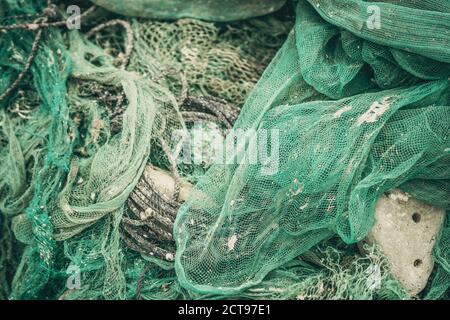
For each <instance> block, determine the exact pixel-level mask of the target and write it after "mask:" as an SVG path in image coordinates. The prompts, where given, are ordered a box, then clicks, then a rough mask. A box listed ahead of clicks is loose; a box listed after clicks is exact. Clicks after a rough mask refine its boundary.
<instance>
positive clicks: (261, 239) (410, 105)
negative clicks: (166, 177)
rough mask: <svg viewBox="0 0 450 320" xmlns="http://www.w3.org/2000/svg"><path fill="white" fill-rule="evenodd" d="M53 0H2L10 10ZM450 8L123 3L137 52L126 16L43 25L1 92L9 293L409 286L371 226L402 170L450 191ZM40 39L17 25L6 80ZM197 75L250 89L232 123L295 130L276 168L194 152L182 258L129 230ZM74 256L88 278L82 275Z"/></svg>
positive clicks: (285, 294) (439, 264) (238, 94)
mask: <svg viewBox="0 0 450 320" xmlns="http://www.w3.org/2000/svg"><path fill="white" fill-rule="evenodd" d="M93 2H96V3H98V4H100V5H104V6H105V8H107V9H111V10H113V11H115V12H118V13H120V14H124V15H129V16H141V14H136V11H133V10H136V8H138V9H139V6H141V5H149V4H151V5H152V6H153V7H152V6H148V8H150V9H152V10H150V11H148V12H151V13H150V15H151V17H155V18H170V19H178V18H180V17H192V18H198V19H202V20H209V21H229V20H236V19H243V18H248V17H254V16H259V15H262V14H264V13H268V12H272V11H275V10H277V9H278V8H279V7H281V5H282V4H283V3H284V1H271V3H270V6H266V5H264V6H255V5H254V4H253V2H252V1H250V2H251V5H250V6H249V7H247V8H243V9H242V10H240V11H236V10H230V9H229V7H228V6H229V5H230V4H232V3H233V1H227V2H223V3H222V2H219V1H210V2H208V6H209V4H211V8H212V9H211V10H212V11H208V10H202V11H199V10H198V1H184V2H181V1H180V2H179V3H182V4H183V5H185V7H182V8H179V11H174V12H173V13H172V14H171V15H170V16H168V15H167V8H172V6H169V4H168V3H164V4H161V2H158V3H157V2H154V1H151V0H147V1H138V0H135V1H126V2H125V1H114V2H113V1H111V2H108V5H107V4H103V3H101V1H93ZM272 2H273V3H272ZM255 3H256V2H255ZM62 4H64V3H62ZM371 4H376V5H379V6H380V8H381V10H380V12H381V23H382V28H381V29H380V30H377V29H375V30H374V29H368V28H367V26H366V24H365V23H366V20H367V15H368V13H367V12H368V11H367V6H368V5H371ZM111 5H114V6H115V9H114V8H112V7H111ZM157 5H158V6H157ZM267 5H269V2H267ZM44 7H45V4H44V1H16V0H6V1H2V2H0V23H1V24H3V23H4V20H3V19H2V17H3V16H4V17H6V16H11V15H16V14H23V13H27V14H30V13H35V12H40V11H41V10H42V8H44ZM295 7H296V9H294V8H295ZM217 8H218V9H219V12H220V14H219V15H217ZM449 9H450V8H449V5H448V2H446V1H412V0H411V1H394V0H392V1H384V2H379V1H377V2H374V3H372V2H366V1H357V0H346V1H339V2H337V1H336V2H335V1H320V0H311V1H305V0H300V1H298V3H297V2H295V1H294V2H288V3H287V5H286V6H285V7H284V8H283V9H282V10H281V11H279V12H276V13H274V14H271V15H269V16H265V17H262V18H257V19H250V20H244V21H240V22H233V23H213V22H203V21H199V20H193V19H181V20H175V21H156V20H151V19H134V18H132V17H123V16H120V18H121V19H124V20H125V21H128V22H129V23H130V26H131V29H132V33H133V39H134V41H133V51H132V55H131V58H130V61H129V64H128V66H127V67H126V68H124V67H123V66H121V64H120V62H121V61H122V60H121V59H122V58H123V57H122V54H123V53H121V52H123V51H124V48H125V46H126V41H127V34H126V32H123V30H122V29H119V28H114V27H113V28H108V29H104V30H102V31H101V32H97V33H95V34H94V35H89V36H87V35H86V30H85V29H82V30H81V31H71V32H68V31H67V30H65V29H64V28H61V29H57V28H48V29H45V30H44V39H43V41H42V42H41V43H40V45H39V50H38V51H37V55H36V57H35V59H34V61H33V63H32V67H31V71H30V73H29V74H27V76H26V78H25V79H24V81H23V82H22V83H21V85H20V86H19V88H18V89H17V90H16V91H15V92H14V93H13V94H12V95H11V96H10V97H8V98H7V99H6V100H4V101H0V163H1V166H0V284H1V286H0V298H1V299H6V298H14V299H29V298H41V299H57V298H60V299H135V298H137V297H138V296H139V297H140V298H142V299H221V298H249V299H403V298H408V297H409V296H408V294H407V293H406V292H405V290H404V289H402V288H401V286H400V285H399V284H398V283H397V282H396V281H395V280H394V279H392V277H391V276H390V274H389V271H388V268H387V266H386V261H385V260H384V258H383V257H382V255H381V254H380V253H379V252H375V251H371V252H370V254H368V255H367V256H365V257H364V256H361V254H360V253H359V252H358V250H357V248H356V245H355V243H356V242H357V241H359V240H361V239H363V238H364V237H365V235H366V234H367V233H368V231H369V230H370V229H371V227H372V225H373V223H374V221H373V219H374V214H373V212H374V205H375V202H376V200H377V199H378V197H379V196H380V195H381V194H382V193H383V192H385V191H388V190H389V189H391V188H394V187H400V188H402V189H403V190H405V191H407V192H408V193H410V194H411V195H412V196H414V197H415V198H418V199H421V200H423V201H425V202H428V203H430V204H433V205H437V206H440V207H442V208H445V209H446V210H450V204H449V197H448V195H449V193H450V185H449V183H450V182H449V181H450V180H449V178H450V170H449V163H450V161H449V160H450V141H449V139H450V127H449V122H448V119H449V118H450V117H449V116H450V109H449V107H448V105H449V101H450V90H449V81H448V77H449V76H450V61H449V60H450V48H449V47H448V44H449V43H450V41H449V40H450V39H449V38H450V34H449V32H448V30H450V15H449V12H450V10H449ZM140 11H142V10H140ZM236 12H238V13H239V15H238V16H236V15H235V13H236ZM99 15H100V17H99V19H100V20H101V19H111V18H117V16H114V17H110V14H109V13H107V12H101V13H100V14H99ZM145 16H148V15H147V13H145ZM294 16H295V24H294V21H293V19H294V18H293V17H294ZM93 20H94V19H93ZM11 22H15V21H14V19H13V20H12V21H8V20H7V21H6V22H5V23H11ZM292 28H293V30H291V29H292ZM290 30H291V32H290V33H289V31H290ZM288 33H289V35H288ZM286 36H287V39H286ZM285 39H286V41H284V40H285ZM32 41H33V33H32V32H30V31H28V30H14V31H7V32H4V33H2V36H1V37H0V93H1V92H4V90H5V89H6V88H7V87H8V86H9V85H10V84H11V82H12V81H13V79H14V78H15V77H16V76H17V74H18V72H19V71H20V70H21V69H22V68H23V64H24V61H25V59H26V57H27V55H28V52H30V48H31V43H32ZM283 42H284V44H283ZM282 44H283V45H282ZM281 45H282V47H281ZM280 47H281V48H280ZM278 49H279V50H278ZM277 50H278V53H276V52H277ZM275 54H276V55H275ZM269 63H270V64H269ZM125 69H126V70H125ZM263 72H264V73H263ZM256 82H258V83H257V84H256ZM255 84H256V86H255ZM254 86H255V87H254ZM253 87H254V88H253ZM103 92H109V93H110V94H111V95H117V96H121V95H123V103H122V104H119V103H117V104H114V103H112V104H111V103H109V102H108V100H107V99H104V98H100V97H103V95H102V93H103ZM185 94H189V95H203V96H212V97H219V98H222V99H225V100H226V101H228V102H232V103H234V104H236V105H238V106H242V105H243V108H242V111H241V114H240V116H239V118H238V120H237V122H236V124H235V127H234V128H235V129H242V130H249V129H251V130H254V131H255V132H257V133H260V132H264V131H267V130H269V132H273V131H270V130H275V131H276V132H278V133H279V138H278V142H279V157H278V159H279V163H278V171H277V172H276V173H275V174H269V175H268V174H264V173H263V170H262V168H263V166H262V165H261V164H259V165H253V164H245V161H244V163H242V164H236V165H230V164H227V165H221V164H215V165H213V166H212V167H211V168H210V169H209V170H208V171H207V173H206V174H205V175H203V172H204V170H201V171H192V168H188V169H189V170H187V169H186V168H179V170H180V172H181V174H182V177H181V178H182V179H183V180H190V181H194V182H195V181H197V180H198V181H199V182H198V184H197V185H196V187H195V188H194V191H193V192H192V194H191V196H190V198H189V199H188V201H187V202H186V203H185V204H184V205H183V206H182V207H181V209H180V211H179V212H178V215H177V220H176V222H175V226H174V230H173V231H174V238H175V240H176V245H177V251H176V260H175V263H167V262H163V261H159V260H157V259H155V258H153V257H149V256H146V255H141V254H139V253H137V252H135V251H133V250H131V249H130V248H128V247H127V246H125V244H124V242H123V241H122V239H121V238H120V232H119V230H120V223H121V220H122V218H123V215H124V213H125V212H126V205H125V204H126V200H127V198H128V196H129V194H130V192H131V191H132V190H133V188H134V187H135V186H136V183H137V182H138V180H139V178H140V176H141V175H142V172H143V170H144V167H145V165H146V164H148V163H152V164H154V165H157V166H160V167H164V168H165V169H167V170H170V164H169V163H168V161H167V158H166V156H165V155H164V152H163V150H162V147H161V145H160V143H158V142H157V139H159V138H161V139H162V141H165V142H166V143H167V145H168V146H169V147H170V148H173V147H174V145H173V143H174V141H173V139H172V136H171V135H172V133H173V131H174V130H177V129H186V127H187V125H186V122H185V120H184V119H183V116H182V115H181V113H180V101H181V97H182V96H183V95H185ZM244 102H245V103H244ZM114 108H116V109H121V110H122V111H121V116H120V117H119V118H116V117H115V116H113V115H112V112H114V110H115V109H114ZM271 147H274V146H271V145H268V146H267V148H268V149H270V148H271ZM264 151H267V153H270V152H269V151H270V150H264ZM235 156H236V157H237V158H244V159H246V157H250V150H249V148H243V149H237V151H236V154H235ZM205 169H206V168H205ZM192 172H196V174H195V177H192ZM449 235H450V232H449V226H448V221H447V224H446V225H445V226H444V228H443V229H442V231H441V234H440V237H439V239H438V243H437V245H436V247H435V249H434V259H435V262H436V268H435V269H436V270H435V272H434V273H433V276H432V278H431V280H430V283H429V285H428V286H427V289H426V291H425V292H424V293H423V294H422V296H423V297H425V298H428V299H439V298H448V289H449V286H450V276H449V273H450V266H449V265H450V255H449V252H448V243H449V239H448V237H449ZM72 265H74V266H77V267H78V268H79V270H80V276H81V287H80V288H79V289H78V290H68V289H67V287H66V280H67V278H68V274H67V272H66V270H67V268H68V266H72ZM370 275H375V278H372V277H371V276H370ZM369 280H370V281H369ZM137 292H139V295H138V294H137Z"/></svg>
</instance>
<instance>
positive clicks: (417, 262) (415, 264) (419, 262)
mask: <svg viewBox="0 0 450 320" xmlns="http://www.w3.org/2000/svg"><path fill="white" fill-rule="evenodd" d="M421 265H422V260H420V259H416V260H414V267H416V268H417V267H420V266H421Z"/></svg>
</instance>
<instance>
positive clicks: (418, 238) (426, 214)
mask: <svg viewBox="0 0 450 320" xmlns="http://www.w3.org/2000/svg"><path fill="white" fill-rule="evenodd" d="M444 218H445V211H444V210H443V209H440V208H437V207H433V206H430V205H427V204H425V203H423V202H421V201H418V200H416V199H413V198H411V197H410V196H408V194H406V193H404V192H403V191H401V190H398V189H394V190H392V191H391V192H390V194H389V195H387V196H386V195H383V196H382V197H381V198H380V199H379V200H378V202H377V204H376V209H375V219H376V223H375V225H374V227H373V229H372V231H371V232H370V234H369V235H368V237H367V238H366V239H365V240H364V242H366V243H368V244H371V245H373V244H375V245H377V246H378V247H379V248H380V249H381V250H382V252H383V253H384V255H385V256H386V257H387V259H388V261H389V267H390V270H391V273H392V275H393V276H394V277H395V278H396V279H397V280H398V281H399V282H400V283H401V284H402V285H403V286H404V287H405V288H406V289H407V290H408V291H409V293H410V294H411V295H416V294H418V293H419V292H420V291H422V290H423V289H424V287H425V286H426V284H427V281H428V278H429V276H430V274H431V271H432V270H433V259H432V250H433V246H434V244H435V242H436V238H437V236H438V234H439V231H440V230H441V228H442V225H443V222H444Z"/></svg>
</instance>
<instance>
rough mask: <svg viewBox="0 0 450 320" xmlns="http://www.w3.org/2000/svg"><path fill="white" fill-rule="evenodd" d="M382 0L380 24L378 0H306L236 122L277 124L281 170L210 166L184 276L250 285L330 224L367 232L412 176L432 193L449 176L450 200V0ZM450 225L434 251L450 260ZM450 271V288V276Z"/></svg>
mask: <svg viewBox="0 0 450 320" xmlns="http://www.w3.org/2000/svg"><path fill="white" fill-rule="evenodd" d="M402 3H403V2H402ZM414 3H416V6H418V7H421V6H420V4H419V3H417V2H414ZM420 3H422V2H420ZM377 4H379V5H380V7H381V23H382V28H381V29H380V30H374V31H373V30H371V29H368V28H367V26H366V24H365V22H366V19H367V12H368V11H367V10H366V9H367V6H368V5H369V3H368V2H363V1H339V2H337V1H309V2H306V1H299V4H298V8H297V19H296V25H295V28H294V30H293V32H292V33H291V34H290V35H289V37H288V40H287V41H286V43H285V44H284V46H283V48H282V49H281V50H280V52H279V53H278V54H277V56H276V57H275V58H274V60H273V61H272V63H271V65H270V66H269V67H268V68H267V70H266V71H265V73H264V74H263V76H262V78H261V80H260V81H259V83H258V84H257V86H256V88H255V89H254V90H253V91H252V93H251V95H250V96H249V98H248V99H247V100H246V103H245V105H244V108H243V110H242V112H241V115H240V117H239V119H238V122H237V123H236V125H235V129H238V128H239V129H245V130H249V129H253V130H256V133H257V134H258V132H262V131H264V130H266V131H267V130H268V131H269V132H273V131H277V132H278V133H279V157H277V159H278V160H279V163H278V170H277V171H276V173H274V174H272V175H268V174H264V170H262V169H264V168H263V165H262V164H259V165H255V164H249V163H250V161H241V163H239V164H237V165H234V166H232V165H219V164H217V165H215V166H213V167H212V168H211V169H210V170H209V171H208V173H207V174H206V175H205V176H203V177H202V178H201V180H200V182H199V183H198V184H197V186H196V190H195V191H194V192H193V196H192V197H191V198H190V200H189V201H188V202H187V203H186V204H185V205H184V206H183V207H182V208H181V210H180V212H179V214H178V219H177V221H176V223H175V227H174V232H175V236H176V239H177V245H178V252H177V256H176V270H177V274H178V277H179V281H180V282H181V284H182V285H183V286H185V287H187V288H190V289H191V290H195V291H197V292H203V293H210V292H216V293H221V294H233V293H237V292H242V291H243V290H245V289H246V288H249V287H251V286H254V285H256V284H258V283H261V281H263V279H264V278H265V277H266V275H267V274H268V273H269V272H270V271H272V270H274V269H277V268H278V267H280V266H281V265H283V264H285V263H286V262H288V261H290V260H292V259H293V258H295V257H296V256H298V255H300V254H302V253H304V252H306V251H307V250H309V249H310V248H311V247H312V246H314V245H315V244H317V243H319V242H320V241H322V240H324V239H326V238H327V237H329V236H331V235H332V234H338V235H339V236H340V237H341V238H342V239H343V240H344V241H345V242H346V243H349V244H350V243H355V242H357V241H359V240H361V239H363V238H364V237H365V235H367V233H368V232H369V230H370V229H371V227H372V226H373V224H374V215H373V212H374V206H375V202H376V200H377V199H378V197H379V196H380V195H381V194H382V193H383V192H385V191H388V190H389V189H391V188H393V187H397V186H401V185H402V184H405V183H406V184H408V188H409V189H416V194H419V193H420V194H421V196H420V198H422V199H425V200H428V201H429V202H433V199H434V198H435V195H434V194H433V192H431V193H430V192H427V191H433V189H434V188H433V186H435V188H439V187H440V188H443V189H441V190H442V193H441V195H442V194H446V195H447V196H444V197H443V198H441V199H440V200H439V201H438V204H439V205H441V206H443V207H444V208H446V209H447V210H448V209H449V197H448V194H449V192H450V189H449V188H448V183H446V182H445V181H448V180H447V179H448V178H449V167H448V164H449V163H450V162H449V160H450V158H449V157H450V156H449V151H450V149H449V143H450V140H449V139H450V135H449V133H450V131H449V130H450V127H449V122H448V119H449V116H450V109H449V107H448V103H449V101H450V100H449V99H450V95H449V94H450V90H449V81H448V79H447V78H448V75H449V72H448V70H449V69H448V67H449V64H448V63H449V62H450V60H449V49H450V48H449V47H448V43H449V42H448V40H449V34H448V30H449V29H448V28H449V25H450V24H449V23H450V16H449V14H448V10H447V11H445V12H446V13H442V12H441V9H442V5H439V4H438V3H436V5H435V6H432V4H431V3H430V2H427V4H424V6H427V10H430V8H433V10H434V11H432V10H430V11H422V10H418V9H410V8H407V7H405V6H403V5H401V3H398V2H393V3H378V2H377ZM419 9H423V8H419ZM321 16H322V17H323V18H325V19H326V21H325V20H324V19H323V18H321ZM436 21H440V22H439V23H436ZM431 30H432V31H431ZM349 31H350V32H351V33H350V32H349ZM405 48H407V49H408V52H406V51H403V50H402V49H405ZM411 68H414V72H413V73H412V72H411ZM431 70H441V71H442V73H440V72H431ZM439 79H441V80H439ZM425 80H428V81H425ZM390 88H392V89H390ZM319 92H320V93H321V94H323V95H322V96H321V95H319ZM271 130H272V131H271ZM258 146H259V147H261V145H260V144H258ZM272 146H274V145H272ZM270 147H271V146H270V144H269V145H268V147H267V149H269V148H270ZM236 150H237V151H235V156H236V158H238V159H249V158H250V157H251V154H250V153H251V152H252V149H251V148H250V147H247V148H241V149H236ZM266 151H269V150H263V151H261V150H258V152H259V153H261V152H266ZM267 153H269V154H270V152H267ZM417 179H421V181H425V183H414V181H417ZM443 181H444V183H443ZM199 195H202V196H199ZM205 198H206V199H207V200H205ZM445 232H446V231H445V230H444V233H443V235H442V238H441V242H440V243H439V245H438V246H437V248H436V250H435V254H436V261H437V262H438V263H439V268H442V269H445V270H446V271H447V272H448V271H449V269H448V263H449V260H448V259H449V256H448V249H447V248H448V242H446V240H445V238H446V235H445ZM442 272H443V271H442ZM446 279H448V278H446ZM438 282H439V280H438ZM440 285H442V286H441V287H440V289H444V290H441V291H440V293H441V294H442V293H443V292H445V288H448V281H447V280H446V281H445V282H444V284H440Z"/></svg>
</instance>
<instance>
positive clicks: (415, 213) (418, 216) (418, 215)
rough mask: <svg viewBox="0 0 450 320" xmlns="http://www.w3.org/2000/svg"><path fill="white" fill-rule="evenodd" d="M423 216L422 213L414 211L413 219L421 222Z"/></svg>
mask: <svg viewBox="0 0 450 320" xmlns="http://www.w3.org/2000/svg"><path fill="white" fill-rule="evenodd" d="M421 218H422V216H421V215H420V213H417V212H414V213H413V214H412V219H413V221H414V222H415V223H419V222H420V219H421Z"/></svg>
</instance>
